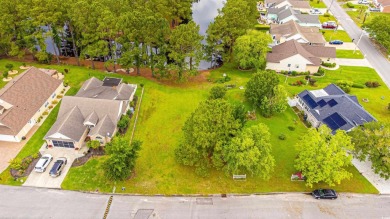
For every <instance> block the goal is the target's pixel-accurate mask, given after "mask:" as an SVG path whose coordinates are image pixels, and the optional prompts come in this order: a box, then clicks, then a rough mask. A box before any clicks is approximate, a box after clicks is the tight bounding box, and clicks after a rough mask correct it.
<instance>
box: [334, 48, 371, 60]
mask: <svg viewBox="0 0 390 219" xmlns="http://www.w3.org/2000/svg"><path fill="white" fill-rule="evenodd" d="M336 58H344V59H363V58H364V55H363V54H362V53H361V52H360V51H359V50H356V51H355V52H354V51H353V50H343V49H337V50H336Z"/></svg>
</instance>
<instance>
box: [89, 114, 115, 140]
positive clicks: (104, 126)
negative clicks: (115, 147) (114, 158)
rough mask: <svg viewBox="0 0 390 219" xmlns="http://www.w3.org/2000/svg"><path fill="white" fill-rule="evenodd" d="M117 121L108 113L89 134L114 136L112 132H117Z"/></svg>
mask: <svg viewBox="0 0 390 219" xmlns="http://www.w3.org/2000/svg"><path fill="white" fill-rule="evenodd" d="M115 129H116V123H114V122H113V121H112V120H111V119H110V117H108V116H107V115H106V116H104V117H103V119H102V120H101V121H100V122H99V123H98V124H97V125H96V126H95V127H93V128H92V129H91V131H90V132H89V133H88V135H89V136H93V135H100V136H103V137H106V136H107V137H112V134H113V133H114V132H115Z"/></svg>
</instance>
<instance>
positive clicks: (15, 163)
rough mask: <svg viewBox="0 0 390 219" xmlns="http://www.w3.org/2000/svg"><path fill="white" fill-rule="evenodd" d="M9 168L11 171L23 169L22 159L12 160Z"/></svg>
mask: <svg viewBox="0 0 390 219" xmlns="http://www.w3.org/2000/svg"><path fill="white" fill-rule="evenodd" d="M9 167H10V168H11V169H15V170H20V169H22V159H20V158H14V159H12V160H10V162H9Z"/></svg>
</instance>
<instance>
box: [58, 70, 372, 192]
mask: <svg viewBox="0 0 390 219" xmlns="http://www.w3.org/2000/svg"><path fill="white" fill-rule="evenodd" d="M223 73H226V74H228V76H229V77H231V79H232V80H231V81H229V82H227V83H228V84H235V85H236V87H235V88H234V89H231V90H229V91H228V93H227V99H228V100H229V101H231V102H236V103H237V102H242V103H243V104H245V105H246V106H247V108H248V110H251V107H250V105H249V104H247V103H245V102H244V96H243V94H244V91H243V90H240V89H239V87H240V86H244V85H245V83H246V82H247V81H248V80H249V78H250V77H251V74H252V72H251V71H249V72H242V71H238V70H235V69H233V68H232V65H226V66H224V67H222V68H220V69H217V70H215V71H213V72H212V73H211V75H210V78H220V77H222V75H223ZM212 86H214V84H211V83H203V84H201V85H198V86H196V87H186V88H177V87H169V86H165V85H158V84H155V83H149V84H148V85H145V94H144V98H143V100H142V105H141V111H140V117H139V120H138V125H137V131H136V134H135V139H138V140H141V141H143V145H142V149H141V151H140V156H139V158H138V160H137V164H136V167H135V175H134V177H133V178H131V179H129V180H126V181H123V182H110V181H108V180H107V179H106V178H105V176H104V172H103V171H102V170H101V169H102V168H101V167H102V165H103V164H102V162H103V161H104V160H105V159H107V158H106V157H100V158H95V159H92V160H90V161H89V162H88V163H87V164H85V165H84V166H82V167H77V168H72V169H71V171H70V172H69V174H68V176H67V178H66V179H65V181H64V183H63V184H62V187H63V188H64V189H71V190H88V191H95V190H96V189H98V190H99V191H103V192H111V191H112V190H113V187H114V186H115V187H116V188H121V187H122V186H124V187H125V188H126V190H125V191H124V192H125V193H137V194H165V195H172V194H214V193H256V192H275V191H278V192H282V191H310V190H311V188H307V187H306V186H305V185H304V183H302V182H291V181H290V176H291V174H292V173H294V172H296V170H295V168H294V159H295V157H296V155H297V153H296V151H295V148H294V145H295V144H298V143H299V137H300V136H302V135H304V134H305V132H306V128H305V127H304V126H303V124H302V123H301V122H300V121H299V120H298V117H297V116H296V115H295V114H294V112H293V111H292V109H290V108H289V109H288V110H287V111H286V112H285V113H282V114H278V115H275V116H274V117H272V118H269V119H266V118H263V117H261V116H259V115H258V118H257V120H255V121H249V122H248V123H247V126H251V125H254V124H257V123H260V122H262V123H265V124H267V125H268V127H269V128H270V132H271V134H272V137H271V141H272V144H273V154H274V156H275V159H276V167H275V171H274V173H273V174H272V176H271V179H270V180H263V179H260V178H257V177H250V176H249V177H248V179H247V180H246V181H234V180H232V177H231V176H226V175H225V174H224V173H223V172H222V171H218V170H212V171H211V173H210V175H209V176H208V177H205V178H202V177H199V176H197V175H196V174H195V173H194V168H192V167H186V166H182V165H179V164H178V163H177V162H176V161H175V156H174V150H175V148H176V147H177V146H178V144H179V143H180V139H181V137H182V131H181V128H182V126H183V124H184V122H185V121H186V119H187V118H188V116H189V115H190V114H191V113H192V112H193V111H194V110H195V108H196V107H197V105H198V104H199V102H200V101H203V100H205V99H206V98H207V96H208V91H209V89H210V88H211V87H212ZM288 126H295V127H296V129H295V130H294V131H290V130H289V129H288ZM281 133H284V134H285V135H286V136H287V140H285V141H282V140H279V139H278V136H279V135H280V134H281ZM350 171H351V172H352V173H353V174H354V177H353V178H352V179H351V180H345V181H343V182H342V184H341V185H339V186H336V187H335V188H336V189H337V190H338V191H345V192H362V193H377V190H376V189H375V188H374V187H373V186H372V185H371V184H370V183H369V182H368V181H367V180H366V179H365V178H364V177H362V176H361V174H359V173H358V172H357V170H356V169H355V168H354V167H350ZM322 186H325V185H322V184H320V185H316V187H322ZM116 192H120V193H121V192H122V191H120V190H118V189H117V190H116Z"/></svg>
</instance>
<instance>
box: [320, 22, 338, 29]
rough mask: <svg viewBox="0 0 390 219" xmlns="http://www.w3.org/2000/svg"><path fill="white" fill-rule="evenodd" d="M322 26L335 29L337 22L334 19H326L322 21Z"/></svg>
mask: <svg viewBox="0 0 390 219" xmlns="http://www.w3.org/2000/svg"><path fill="white" fill-rule="evenodd" d="M322 28H324V29H336V28H337V23H336V22H335V21H328V22H324V23H322Z"/></svg>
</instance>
